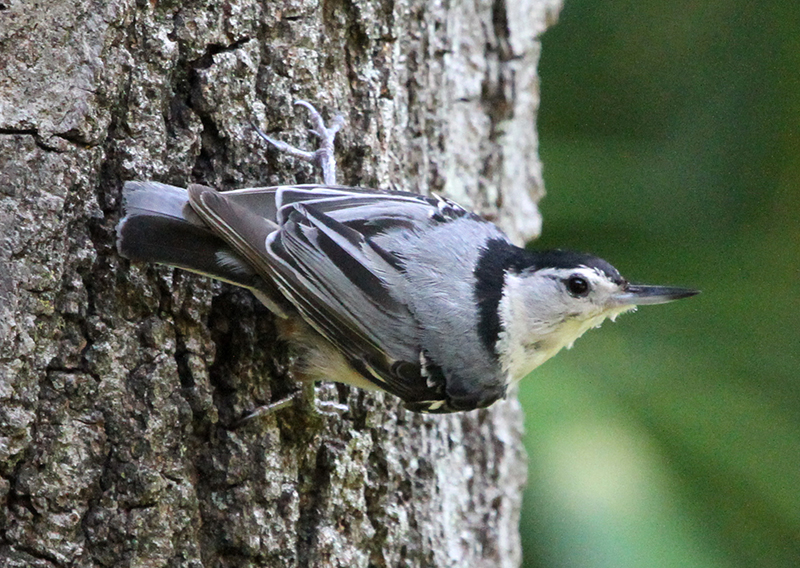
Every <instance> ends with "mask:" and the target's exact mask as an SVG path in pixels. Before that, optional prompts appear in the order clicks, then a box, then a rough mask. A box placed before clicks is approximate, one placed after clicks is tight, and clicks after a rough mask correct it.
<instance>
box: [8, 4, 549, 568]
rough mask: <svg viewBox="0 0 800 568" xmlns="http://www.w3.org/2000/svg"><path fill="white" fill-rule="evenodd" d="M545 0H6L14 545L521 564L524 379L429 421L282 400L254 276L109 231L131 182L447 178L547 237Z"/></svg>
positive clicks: (427, 184) (29, 561)
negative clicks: (256, 413)
mask: <svg viewBox="0 0 800 568" xmlns="http://www.w3.org/2000/svg"><path fill="white" fill-rule="evenodd" d="M557 10H558V1H557V0H520V1H518V2H513V3H512V2H505V1H503V0H494V1H493V2H492V1H488V0H487V1H474V2H466V3H460V2H453V3H452V5H451V4H449V3H448V2H427V1H426V0H405V1H404V0H399V1H389V0H327V1H325V2H321V3H318V2H314V1H310V0H309V1H305V0H287V1H286V2H256V1H254V0H229V1H225V2H212V1H210V0H207V1H205V2H203V1H188V2H173V1H166V2H158V1H157V0H151V1H150V2H147V1H144V0H140V1H138V2H133V1H131V0H107V1H100V0H70V1H69V2H67V1H64V0H53V1H50V2H44V3H37V4H34V5H27V3H25V2H23V1H22V0H0V237H1V238H0V566H42V567H44V566H47V567H51V566H281V567H283V566H287V567H294V566H348V567H351V566H364V567H366V566H376V567H381V566H471V567H476V566H487V567H489V566H491V567H495V566H516V565H518V564H519V563H520V541H519V535H518V520H519V511H520V501H521V489H522V485H523V483H524V479H525V459H524V452H523V449H522V445H521V428H522V426H521V422H522V420H521V412H520V408H519V404H518V402H517V401H516V398H515V396H513V395H512V396H511V397H510V398H509V399H508V400H506V401H504V402H501V403H498V404H496V405H494V406H493V407H492V408H490V409H488V410H483V411H476V412H470V413H464V414H460V415H449V416H422V415H417V414H413V413H410V412H408V411H406V410H404V409H403V408H402V407H401V406H400V404H399V403H398V400H396V399H395V398H393V397H390V396H383V395H381V394H374V393H369V394H368V393H365V392H362V391H357V390H354V389H348V388H346V387H341V386H334V385H328V384H323V385H321V386H319V387H318V388H317V396H318V398H320V399H322V400H327V401H335V402H340V403H344V404H346V405H347V407H348V410H346V411H344V412H342V413H341V415H332V416H327V415H322V416H318V415H315V414H314V413H313V412H311V411H310V410H309V408H308V407H304V406H302V405H300V406H297V407H295V408H291V409H287V410H284V411H281V412H279V413H277V414H275V415H271V416H269V417H267V418H264V419H261V420H254V421H252V422H251V423H248V424H247V425H246V426H244V427H242V428H239V429H232V428H231V425H232V424H233V423H234V421H235V420H236V417H238V416H240V415H241V414H242V413H244V412H246V411H247V410H249V409H253V408H255V407H257V406H258V405H259V404H264V403H266V402H269V401H271V400H275V399H277V398H280V397H281V396H284V395H285V394H287V393H288V392H290V391H291V389H292V388H293V386H292V384H291V382H290V380H289V379H287V378H286V369H287V367H288V363H289V361H288V355H287V353H286V349H285V346H283V345H282V344H281V343H280V342H278V341H276V336H275V330H274V327H273V321H272V318H271V316H270V314H269V312H267V311H266V310H265V309H264V308H263V307H261V306H260V304H258V302H257V301H255V300H254V299H253V298H252V297H251V296H249V295H248V294H247V293H245V292H243V291H240V290H234V289H232V288H231V287H229V286H225V285H220V284H219V283H215V282H212V281H210V280H207V279H204V278H201V277H195V276H192V275H190V274H188V273H185V272H181V271H178V270H171V269H168V268H164V267H154V266H143V265H135V264H130V263H129V262H128V261H126V260H124V259H122V258H120V257H119V256H118V255H117V254H116V250H115V243H114V239H115V235H114V226H115V224H116V223H117V221H118V220H119V215H120V211H119V200H120V189H121V186H122V183H123V182H124V181H125V180H129V179H154V180H158V181H163V182H167V183H172V184H175V185H182V186H185V185H187V184H188V183H191V182H199V183H204V184H208V185H212V186H215V187H217V188H219V189H231V188H235V187H244V186H259V185H260V186H263V185H273V184H281V183H296V182H310V181H315V180H316V179H317V178H316V175H315V173H314V172H313V171H312V169H311V168H310V166H308V165H307V164H300V163H297V162H296V161H294V160H292V159H291V158H287V157H285V156H281V155H279V154H277V153H275V152H274V151H270V150H267V149H266V148H265V147H264V144H263V143H262V142H261V141H260V140H259V139H258V138H257V137H256V135H255V134H254V132H253V129H252V128H251V126H250V123H251V120H256V121H257V122H258V123H259V124H260V125H261V127H262V128H264V129H265V130H266V131H267V132H269V133H271V134H273V135H274V136H276V137H278V138H280V139H282V140H285V141H288V142H290V143H294V144H297V145H304V146H310V145H312V144H313V143H314V141H313V139H311V138H309V137H308V135H307V120H306V115H305V111H303V110H302V109H299V108H296V107H293V106H292V103H293V101H294V100H295V99H297V98H303V99H307V100H309V101H311V102H313V103H314V104H316V105H317V106H318V108H321V109H323V110H324V111H325V113H326V114H327V115H328V116H329V117H332V116H333V113H334V112H335V111H339V112H342V113H343V114H344V115H345V117H346V119H347V126H346V128H345V130H344V131H343V132H342V133H341V134H340V136H339V139H338V142H337V150H338V157H339V166H340V168H339V172H340V173H339V182H340V183H343V184H348V185H362V186H377V187H384V188H393V189H402V190H407V191H415V192H429V191H437V192H442V193H445V194H447V195H448V196H450V197H452V198H454V199H456V200H457V201H459V202H461V203H462V204H464V205H470V206H473V207H474V208H475V209H477V210H478V211H480V212H482V213H483V214H485V215H487V216H490V217H492V218H493V219H495V220H496V221H497V222H498V223H499V224H500V225H501V226H503V227H504V228H505V229H506V230H507V231H508V232H509V234H510V235H512V236H513V237H514V238H516V239H517V240H518V241H522V240H524V239H527V238H530V237H532V236H534V235H535V234H536V233H537V232H538V228H539V215H538V211H537V209H536V206H535V203H536V201H537V200H538V198H539V197H540V196H541V195H542V183H541V168H540V164H539V161H538V159H537V157H536V151H537V141H536V134H535V113H536V109H537V105H538V89H537V79H536V63H537V59H538V53H539V44H538V41H537V36H538V34H539V33H541V32H542V31H543V30H544V28H545V26H546V25H547V23H548V22H549V21H550V20H552V19H553V18H554V17H555V14H556V13H557Z"/></svg>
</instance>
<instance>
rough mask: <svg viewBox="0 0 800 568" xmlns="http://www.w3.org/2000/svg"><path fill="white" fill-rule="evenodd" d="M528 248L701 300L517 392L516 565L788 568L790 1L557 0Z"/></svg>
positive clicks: (579, 351)
mask: <svg viewBox="0 0 800 568" xmlns="http://www.w3.org/2000/svg"><path fill="white" fill-rule="evenodd" d="M543 44H544V45H543V52H542V60H541V68H540V71H541V85H542V107H541V112H540V124H539V131H540V134H541V156H542V160H543V162H544V167H545V183H546V187H547V190H548V196H547V197H546V198H545V199H544V201H543V202H542V203H541V208H542V212H543V214H544V230H543V235H542V238H541V239H539V241H537V242H536V243H535V247H563V248H573V249H578V250H585V251H591V252H594V253H596V254H598V255H600V256H603V257H604V258H606V259H607V260H609V261H611V262H612V264H614V265H615V266H616V267H617V268H618V269H619V270H620V271H621V272H622V273H623V274H624V275H626V276H628V277H629V278H630V279H632V280H634V281H639V282H645V283H651V284H674V285H684V286H691V287H697V288H700V289H702V290H703V294H702V295H700V296H698V297H695V298H692V299H689V300H685V301H682V302H678V303H675V304H669V305H666V306H654V307H645V308H643V309H641V310H640V312H639V313H637V314H635V315H625V316H622V317H621V318H620V320H619V321H618V322H617V323H615V324H612V323H606V324H605V325H604V327H603V330H602V331H593V332H590V333H588V334H587V335H586V336H585V337H584V338H582V339H581V340H579V341H578V342H577V344H576V346H575V348H574V349H573V350H571V351H568V352H565V353H562V354H560V355H559V356H558V357H556V358H555V359H553V360H552V361H550V362H548V363H547V364H546V365H544V366H543V367H541V368H540V369H538V370H537V371H536V372H535V373H533V374H532V375H531V376H530V377H528V378H527V379H526V380H524V381H523V382H522V383H521V387H520V397H521V399H522V403H523V405H524V407H525V409H526V413H527V422H526V432H527V434H526V436H527V446H528V452H529V456H530V480H529V487H528V490H527V493H526V499H525V510H524V513H523V523H522V537H523V542H524V546H525V548H524V550H525V562H524V565H525V566H526V567H527V568H531V567H537V566H538V567H582V568H592V567H610V568H611V567H613V568H626V567H636V568H642V567H645V568H650V567H656V568H657V567H667V566H669V567H673V566H674V567H728V566H737V567H738V566H741V567H783V566H786V567H800V223H798V218H799V217H800V128H799V127H800V2H798V1H797V0H790V1H782V2H781V1H774V2H769V3H758V2H752V1H745V0H707V1H703V2H700V1H690V0H673V1H669V2H667V1H664V2H634V1H631V0H593V1H592V0H566V5H565V7H564V10H563V11H562V13H561V17H560V21H559V23H558V24H557V25H556V26H554V27H553V28H551V30H550V31H548V32H547V33H546V34H545V35H544V37H543Z"/></svg>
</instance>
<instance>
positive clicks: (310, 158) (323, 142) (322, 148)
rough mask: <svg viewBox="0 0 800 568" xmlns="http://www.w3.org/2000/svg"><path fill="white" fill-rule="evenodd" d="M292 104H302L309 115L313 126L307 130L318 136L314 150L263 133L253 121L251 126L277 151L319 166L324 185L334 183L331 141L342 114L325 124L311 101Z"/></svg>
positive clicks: (334, 167) (340, 123) (333, 159)
mask: <svg viewBox="0 0 800 568" xmlns="http://www.w3.org/2000/svg"><path fill="white" fill-rule="evenodd" d="M294 104H296V105H300V106H304V107H305V108H306V109H307V110H308V112H309V114H310V115H311V123H312V126H313V128H311V129H310V130H309V132H311V133H312V134H315V135H316V136H317V137H318V138H319V148H318V149H317V150H316V151H315V152H308V151H306V150H301V149H300V148H295V147H294V146H291V145H289V144H287V143H286V142H282V141H281V140H276V139H274V138H271V137H269V136H267V135H266V134H264V132H263V131H262V130H261V129H260V128H259V127H258V126H257V125H256V124H255V123H254V124H253V128H255V130H256V132H257V133H258V135H259V136H261V138H263V139H264V140H266V141H267V142H268V143H269V144H272V145H273V146H275V148H277V149H278V151H280V152H285V153H286V154H289V155H290V156H292V157H294V158H298V159H300V160H303V161H304V162H310V163H312V164H314V165H316V166H319V168H320V169H321V170H322V181H323V183H324V184H325V185H336V157H335V156H334V155H333V142H334V140H335V139H336V133H337V132H339V130H341V128H342V126H344V116H343V115H341V114H337V115H336V117H334V119H333V121H331V125H330V126H325V121H324V120H323V119H322V115H321V114H320V113H319V112H318V111H317V109H315V108H314V106H313V105H312V104H311V103H309V102H308V101H303V100H298V101H295V103H294Z"/></svg>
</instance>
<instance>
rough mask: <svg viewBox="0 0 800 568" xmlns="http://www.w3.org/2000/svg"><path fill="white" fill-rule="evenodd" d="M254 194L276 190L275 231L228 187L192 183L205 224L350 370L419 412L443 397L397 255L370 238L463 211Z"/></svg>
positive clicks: (320, 193) (360, 198)
mask: <svg viewBox="0 0 800 568" xmlns="http://www.w3.org/2000/svg"><path fill="white" fill-rule="evenodd" d="M259 191H274V192H275V195H276V197H275V203H276V208H277V210H276V217H277V221H278V224H279V226H280V229H279V230H277V231H269V230H268V227H267V226H266V225H265V224H264V223H263V221H264V217H263V215H264V211H263V210H259V211H257V212H253V211H251V210H249V209H247V208H246V207H245V206H243V205H244V203H243V202H240V199H241V195H242V193H243V192H240V193H239V194H238V195H237V194H234V195H231V196H230V197H228V195H229V194H230V193H232V192H226V193H224V194H223V193H217V192H215V191H213V190H210V189H208V188H196V187H195V188H190V189H189V193H190V196H191V197H190V199H191V201H192V205H193V206H194V207H195V209H196V210H197V212H198V214H199V215H200V216H201V217H202V218H203V220H204V221H206V222H207V223H208V224H209V225H210V226H211V227H212V229H213V230H214V231H215V232H216V233H218V234H220V236H221V237H222V238H223V239H224V240H225V241H226V242H229V243H230V245H231V246H232V247H233V248H234V249H235V250H236V251H237V252H238V253H239V254H240V255H241V256H243V257H244V258H246V259H247V260H248V261H249V262H250V263H251V264H252V265H253V267H254V268H255V269H256V271H257V272H259V273H260V274H261V275H262V276H263V277H264V278H266V279H268V280H269V281H271V282H274V283H275V285H276V286H277V287H278V289H279V290H280V291H281V292H282V294H283V295H284V296H285V297H286V298H287V299H288V300H289V301H290V302H291V303H292V304H293V305H294V306H295V307H296V308H297V309H298V310H299V311H300V313H301V314H302V315H303V317H304V319H306V321H308V323H309V324H310V325H312V326H313V327H314V328H315V329H316V330H317V331H318V332H319V333H320V334H321V335H323V336H324V337H325V338H326V339H328V340H329V341H330V342H331V343H332V344H334V345H335V346H336V347H337V348H338V349H339V350H340V351H341V352H342V353H343V354H344V355H345V357H346V358H347V359H348V361H349V362H350V364H351V365H352V366H353V368H354V369H355V370H356V371H358V372H359V373H361V374H362V375H364V376H365V377H366V378H367V379H368V380H371V381H372V382H373V383H375V384H376V385H377V386H379V387H381V388H382V389H384V390H386V391H388V392H391V393H393V394H395V395H397V396H399V397H401V398H402V399H404V400H405V401H406V402H410V403H412V404H416V405H417V409H420V410H421V409H425V408H426V403H427V402H434V401H442V400H444V398H445V393H444V386H445V385H444V382H443V380H436V379H438V377H432V376H431V375H430V374H429V373H427V372H426V369H425V368H424V367H423V364H422V362H423V361H424V357H423V356H422V353H421V349H420V330H419V323H418V321H417V320H416V318H415V317H414V316H413V315H412V313H411V312H410V311H409V310H408V308H407V306H406V304H405V303H404V302H403V301H402V297H403V296H404V294H405V293H406V290H404V289H403V287H404V285H405V284H406V281H405V279H404V277H403V272H402V262H403V259H402V258H401V257H399V256H398V255H396V254H393V253H391V252H388V251H386V250H384V249H382V248H381V247H379V246H378V245H376V244H375V242H373V241H372V240H371V239H370V238H369V237H370V235H372V234H377V233H378V232H383V231H386V230H391V229H392V228H397V227H399V226H403V227H406V228H408V227H413V226H414V225H416V224H423V223H429V222H441V221H442V220H444V219H445V218H444V217H443V215H456V214H457V215H462V214H465V213H466V212H465V211H464V210H461V209H460V208H458V209H457V210H456V209H452V205H451V204H449V202H444V201H441V200H437V199H429V198H424V197H422V196H418V195H414V194H399V193H383V192H369V191H356V190H352V189H349V188H332V187H319V186H299V187H298V186H285V187H278V188H265V189H259ZM240 203H242V204H240ZM442 379H443V378H442ZM428 406H431V405H428ZM433 407H434V408H438V407H439V405H437V404H434V405H433Z"/></svg>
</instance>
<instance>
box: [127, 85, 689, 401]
mask: <svg viewBox="0 0 800 568" xmlns="http://www.w3.org/2000/svg"><path fill="white" fill-rule="evenodd" d="M298 104H302V105H304V106H306V107H307V108H308V109H309V111H310V112H311V116H312V120H313V122H314V128H315V130H312V132H314V133H315V134H317V135H318V136H319V137H320V138H321V139H322V143H321V147H320V150H318V151H316V152H303V151H301V150H298V149H296V148H292V147H290V146H288V145H286V144H284V143H282V142H278V141H275V140H272V139H270V138H268V137H267V136H266V135H264V134H263V133H262V132H261V131H260V130H259V131H258V132H259V134H260V135H261V136H262V137H263V138H265V139H266V140H267V141H269V142H270V143H271V144H274V145H275V146H277V147H278V148H279V149H281V150H283V151H287V152H289V153H290V154H291V155H294V156H297V157H299V158H301V159H305V160H308V161H312V162H315V163H317V164H318V165H320V166H321V167H322V169H323V173H324V177H325V181H324V183H325V185H296V186H291V185H287V186H278V187H263V188H249V189H239V190H234V191H226V192H222V193H221V192H218V191H216V190H214V189H212V188H209V187H205V186H201V185H190V186H189V188H188V189H182V188H178V187H173V186H169V185H164V184H161V183H156V182H138V181H131V182H127V183H126V184H125V186H124V188H123V199H124V205H123V208H124V213H125V216H124V217H123V218H122V220H121V221H120V222H119V225H118V226H117V247H118V250H119V252H120V254H121V255H122V256H124V257H126V258H129V259H131V260H138V261H146V262H155V263H162V264H167V265H171V266H176V267H179V268H183V269H186V270H190V271H193V272H198V273H200V274H204V275H208V276H211V277H213V278H217V279H219V280H223V281H225V282H230V283H232V284H236V285H238V286H243V287H245V288H248V289H250V290H251V291H252V292H253V293H254V294H255V295H256V297H258V298H259V300H261V301H262V302H263V303H264V304H265V305H266V306H267V307H268V308H270V310H272V311H273V312H274V313H275V314H276V315H277V316H278V317H279V318H281V319H283V320H284V321H286V322H291V323H290V324H289V325H285V326H284V327H285V329H287V330H290V331H287V333H288V334H289V335H290V336H291V337H290V339H292V340H294V341H295V342H296V343H298V344H299V345H300V347H301V350H300V352H301V353H302V356H301V357H300V363H299V366H298V368H297V369H296V375H298V376H299V377H300V378H301V379H307V380H333V381H338V382H342V383H346V384H350V385H354V386H356V387H360V388H370V389H380V390H383V391H386V392H389V393H392V394H394V395H396V396H398V397H400V398H401V399H402V400H403V401H404V402H405V405H406V407H407V408H409V409H412V410H416V411H421V412H454V411H461V410H472V409H475V408H483V407H486V406H489V405H490V404H492V403H493V402H495V401H496V400H498V399H500V398H502V397H503V396H504V395H505V393H506V389H507V387H508V386H509V384H511V383H513V382H515V381H517V380H519V379H520V378H522V377H524V376H525V375H527V374H528V373H530V372H531V371H532V370H533V369H535V368H536V367H538V366H539V365H541V364H542V363H543V362H545V361H546V360H547V359H549V358H550V357H552V356H553V355H555V354H556V353H557V352H558V351H559V350H560V349H561V348H562V347H569V346H571V345H572V343H573V342H574V341H575V340H576V339H577V338H578V337H580V336H581V335H582V334H583V333H584V332H586V331H587V330H588V329H590V328H593V327H597V326H599V325H600V324H601V323H602V322H603V321H604V320H605V319H606V318H611V319H612V320H613V319H614V318H615V317H616V316H617V315H619V314H620V313H622V312H626V311H629V310H631V309H634V308H635V307H636V306H638V305H643V304H660V303H664V302H669V301H672V300H676V299H679V298H686V297H688V296H692V295H694V294H696V293H697V292H696V291H695V290H689V289H685V288H671V287H663V286H642V285H636V284H631V283H629V282H628V281H627V280H625V279H624V278H622V276H620V274H619V272H617V270H616V269H615V268H614V267H613V266H611V265H610V264H609V263H608V262H606V261H605V260H602V259H600V258H597V257H595V256H591V255H588V254H582V253H575V252H567V251H561V250H554V251H546V252H533V251H528V250H525V249H523V248H519V247H517V246H515V245H514V244H512V243H511V241H510V240H509V239H508V237H507V236H506V235H505V234H504V233H503V232H502V231H501V230H500V229H499V228H497V227H496V226H495V225H494V224H492V223H490V222H488V221H486V220H484V219H482V218H481V217H479V216H478V215H476V214H474V213H471V212H469V211H467V210H466V209H463V208H462V207H460V206H459V205H457V204H455V203H453V202H452V201H450V200H448V199H445V198H442V197H438V196H434V197H425V196H422V195H417V194H412V193H404V192H396V191H378V190H370V189H356V188H350V187H342V186H337V185H335V162H334V160H333V137H334V135H335V133H336V131H337V130H338V129H339V127H340V126H341V124H342V121H341V119H337V121H336V122H335V123H334V126H332V127H331V128H326V127H325V125H324V123H323V121H322V118H321V117H320V115H319V113H317V112H316V110H314V108H313V107H312V106H311V105H310V104H308V103H306V102H304V101H298Z"/></svg>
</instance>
